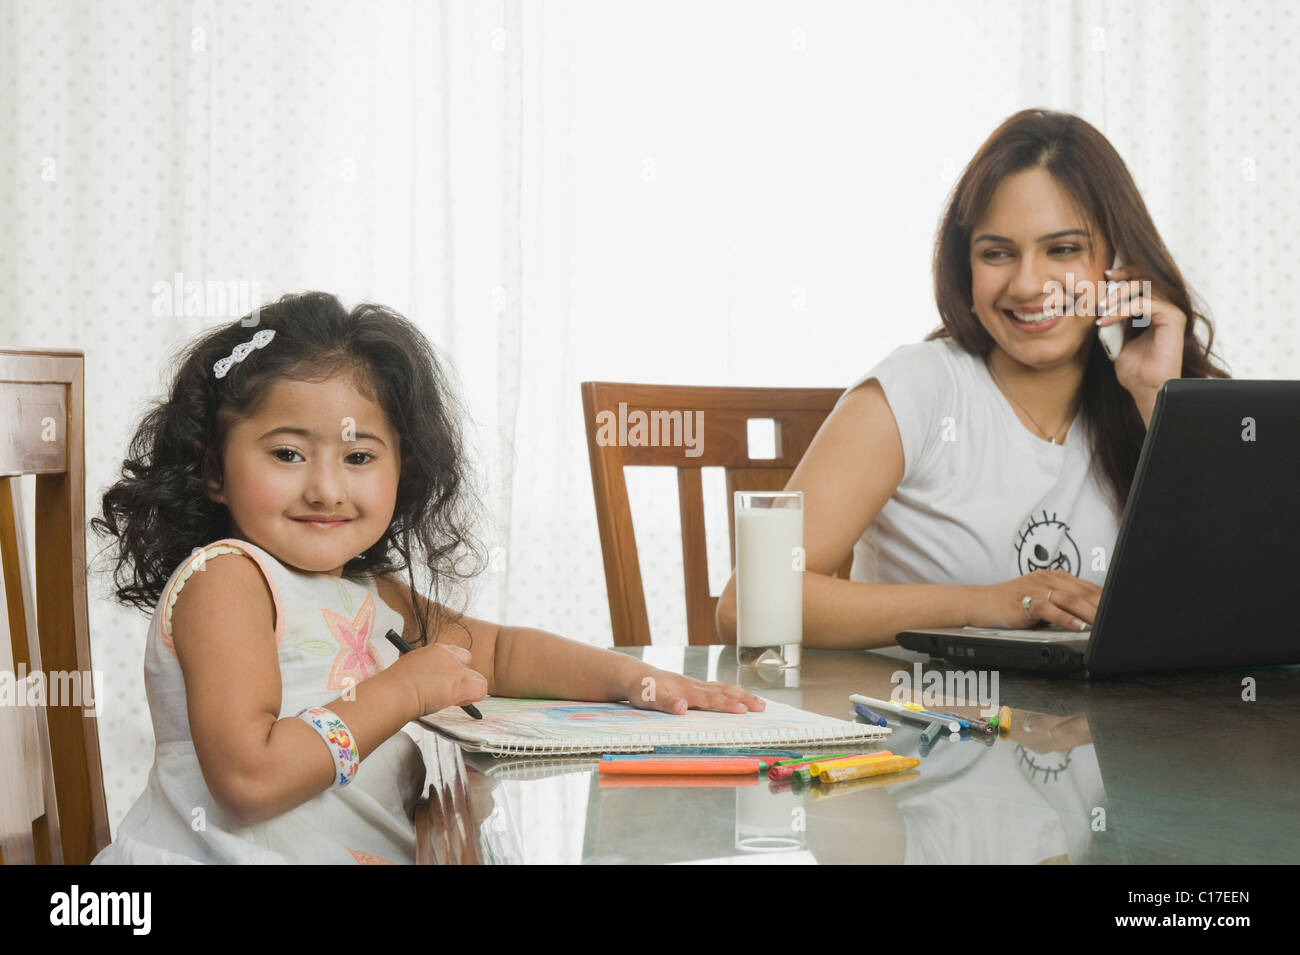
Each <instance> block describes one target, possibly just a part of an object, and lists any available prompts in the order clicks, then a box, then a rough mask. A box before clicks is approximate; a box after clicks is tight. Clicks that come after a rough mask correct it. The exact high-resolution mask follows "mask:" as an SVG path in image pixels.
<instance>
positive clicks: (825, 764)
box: [808, 752, 894, 776]
mask: <svg viewBox="0 0 1300 955" xmlns="http://www.w3.org/2000/svg"><path fill="white" fill-rule="evenodd" d="M893 755H894V754H893V753H889V752H886V753H864V754H863V755H861V756H838V757H836V758H835V759H822V760H818V761H817V762H815V763H810V764H809V766H808V770H809V771H810V772H811V773H812V774H813V775H814V776H820V775H821V774H822V773H823V772H825V771H826V770H827V769H830V768H831V767H832V766H856V765H858V763H862V762H866V761H867V760H869V759H881V758H882V757H889V756H893Z"/></svg>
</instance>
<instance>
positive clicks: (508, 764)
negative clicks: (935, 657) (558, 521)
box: [412, 646, 1300, 864]
mask: <svg viewBox="0 0 1300 955" xmlns="http://www.w3.org/2000/svg"><path fill="white" fill-rule="evenodd" d="M619 652H623V653H629V654H632V655H635V656H638V657H641V658H643V659H644V660H645V661H646V662H648V663H650V664H651V665H653V666H656V667H660V668H662V669H665V670H671V671H673V672H677V673H685V674H687V675H689V676H693V677H696V678H698V679H701V680H722V681H726V682H731V683H737V684H739V685H742V686H745V687H746V688H748V689H751V690H752V691H753V692H755V693H757V694H758V695H760V696H764V697H766V698H768V699H772V700H777V701H780V702H783V703H787V704H789V705H792V706H797V707H800V708H802V709H805V710H810V711H812V712H816V713H820V714H823V715H826V716H834V717H838V718H842V719H846V720H852V719H853V718H854V714H853V711H852V704H851V702H850V701H849V694H851V693H861V694H865V695H867V696H872V697H877V698H882V699H888V698H890V696H891V694H892V693H894V691H895V688H896V687H899V686H902V687H906V688H914V689H915V691H916V693H917V702H919V703H921V704H922V705H926V706H927V707H928V706H934V707H936V708H939V709H942V710H944V711H945V712H951V713H955V714H957V715H959V716H967V715H975V714H977V713H979V712H981V707H982V705H984V704H988V703H989V702H991V699H992V698H994V697H996V699H997V702H999V703H1001V704H1005V705H1007V706H1010V707H1011V709H1012V713H1013V718H1012V727H1011V730H1010V732H1009V733H1004V734H1002V735H1000V736H998V737H996V738H992V737H983V738H982V737H980V736H979V735H978V734H963V736H962V737H961V738H956V737H950V736H948V735H947V734H944V735H943V736H942V737H941V738H940V739H939V740H937V741H936V742H934V743H933V744H932V745H931V746H925V745H923V744H922V741H921V732H922V730H923V729H924V726H923V725H920V724H914V723H911V722H906V721H896V720H894V719H890V720H889V724H890V727H891V728H892V729H893V733H892V735H891V736H890V737H888V738H887V739H884V740H882V741H880V743H879V744H877V745H875V746H873V747H867V750H868V751H870V750H871V749H877V750H879V749H888V750H890V751H891V752H893V753H895V754H897V755H905V756H919V757H921V764H920V766H919V767H918V768H917V770H915V771H913V772H910V773H906V774H900V775H898V776H886V777H880V778H878V779H867V780H858V781H853V782H847V783H838V784H835V785H833V786H827V787H819V786H813V787H796V786H792V785H791V784H790V783H789V782H777V781H769V780H768V779H767V778H766V776H765V775H760V776H754V777H744V778H741V779H725V778H718V777H714V778H700V779H697V780H695V781H693V782H691V783H690V784H689V785H682V784H681V782H680V780H677V781H673V782H669V783H665V781H662V780H655V779H653V778H650V777H639V778H638V777H630V778H621V779H613V778H611V777H602V776H600V775H599V774H598V773H597V772H596V771H595V768H596V763H597V761H598V758H593V757H533V758H495V757H492V756H485V755H483V754H476V753H465V754H461V753H460V752H459V750H458V749H457V747H456V746H455V745H454V744H451V743H448V742H447V741H445V740H441V739H437V738H436V735H435V734H433V733H431V732H429V731H427V730H421V732H422V733H425V734H427V737H428V739H425V740H423V741H422V745H423V746H424V747H425V753H426V763H427V764H428V765H429V773H430V787H426V788H427V789H428V791H430V792H431V793H433V794H434V798H433V800H432V801H433V803H434V807H433V808H434V811H435V813H436V815H437V817H438V819H439V820H440V821H439V823H438V826H437V828H438V829H439V830H440V832H441V834H440V835H438V836H437V837H436V839H438V840H440V841H439V842H438V843H437V844H438V846H439V847H440V848H439V851H438V853H436V855H437V856H438V858H437V859H436V861H476V862H477V861H482V862H493V863H530V864H531V863H546V864H554V863H702V862H709V863H735V864H764V863H767V864H818V863H899V862H904V863H943V864H950V863H1031V864H1032V863H1059V864H1080V863H1183V864H1186V863H1257V862H1266V863H1294V862H1296V861H1297V859H1300V761H1297V759H1296V754H1297V752H1300V666H1289V667H1253V668H1245V669H1236V670H1216V671H1201V672H1184V673H1166V674H1152V675H1147V676H1143V677H1128V678H1124V679H1108V680H1104V681H1103V680H1093V681H1088V680H1085V679H1083V678H1081V677H1059V676H1051V677H1047V676H1037V675H1032V674H1024V673H1014V672H1011V671H1005V670H1004V671H999V672H994V673H990V672H988V671H985V673H984V676H983V678H982V683H981V682H980V681H979V680H976V679H972V680H970V681H966V680H963V679H962V677H964V676H966V675H967V674H966V672H965V671H959V670H957V669H956V668H954V667H951V666H949V665H946V664H943V663H940V662H930V661H928V660H927V659H926V658H925V657H924V656H923V655H920V654H915V653H911V652H909V651H906V650H903V649H902V648H898V647H894V648H890V649H888V650H880V651H871V652H864V651H829V650H811V649H808V648H804V654H803V665H802V666H801V667H800V668H798V669H795V670H786V671H762V670H754V669H743V670H742V669H740V668H738V667H737V665H736V662H735V648H734V647H730V646H726V647H724V646H712V647H637V648H620V650H619ZM927 692H928V693H929V694H931V695H929V696H925V697H922V696H921V694H922V693H927ZM957 704H962V705H957ZM887 718H888V717H887ZM412 725H414V724H412ZM429 757H432V758H431V759H430V758H429ZM425 855H426V857H427V856H428V853H427V852H426V854H425ZM429 861H435V860H433V859H430V860H429Z"/></svg>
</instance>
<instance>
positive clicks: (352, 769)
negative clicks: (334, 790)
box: [297, 706, 361, 786]
mask: <svg viewBox="0 0 1300 955" xmlns="http://www.w3.org/2000/svg"><path fill="white" fill-rule="evenodd" d="M297 715H298V716H299V717H301V718H302V719H303V720H305V721H306V722H307V723H308V724H310V725H311V726H312V727H313V728H315V730H316V732H317V733H319V734H320V738H321V739H323V740H324V741H325V745H326V746H328V747H329V751H330V758H331V759H333V760H334V767H335V769H336V770H337V771H338V775H337V776H336V777H335V779H334V785H335V786H346V785H347V784H348V783H350V782H352V777H353V776H355V775H356V774H357V768H358V767H360V765H361V754H360V752H359V751H358V750H357V743H356V740H355V739H353V738H352V731H351V730H349V729H348V727H347V724H346V723H344V722H343V721H342V720H341V719H339V718H338V715H337V714H336V713H335V712H334V711H333V710H331V709H327V708H326V707H323V706H309V707H307V709H305V710H301V711H299V713H298V714H297Z"/></svg>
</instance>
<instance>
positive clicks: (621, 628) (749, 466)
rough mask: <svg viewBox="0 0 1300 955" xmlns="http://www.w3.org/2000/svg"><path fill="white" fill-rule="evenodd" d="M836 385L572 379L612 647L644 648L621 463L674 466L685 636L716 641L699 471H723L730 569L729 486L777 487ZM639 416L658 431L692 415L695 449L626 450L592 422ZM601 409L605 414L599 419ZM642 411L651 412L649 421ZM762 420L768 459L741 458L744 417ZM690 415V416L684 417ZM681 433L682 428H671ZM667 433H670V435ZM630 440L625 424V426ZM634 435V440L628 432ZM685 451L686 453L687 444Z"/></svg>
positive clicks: (646, 627)
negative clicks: (766, 426)
mask: <svg viewBox="0 0 1300 955" xmlns="http://www.w3.org/2000/svg"><path fill="white" fill-rule="evenodd" d="M842 394H843V390H842V389H839V388H702V387H701V388H697V387H687V386H672V385H637V384H616V383H611V382H603V381H585V382H583V383H582V407H583V412H584V415H585V419H586V426H587V451H588V455H589V457H590V459H591V483H592V486H593V488H594V491H595V498H596V519H597V522H598V524H599V525H600V547H601V552H602V553H603V555H604V558H605V585H606V588H607V590H608V593H609V616H610V622H611V624H612V625H613V629H614V646H616V647H627V646H648V645H649V644H650V624H649V620H648V618H647V616H646V607H645V590H644V588H643V587H642V585H641V566H640V564H639V562H638V561H637V552H636V534H635V533H634V531H633V528H632V510H631V507H630V505H629V503H628V496H627V481H626V478H625V476H624V473H623V468H624V467H628V466H632V467H638V466H660V467H673V468H676V469H677V492H678V505H679V510H680V513H681V522H682V570H683V574H684V576H685V583H686V632H687V639H688V641H689V643H690V644H691V645H692V646H696V645H701V644H716V643H719V642H720V641H719V639H718V634H717V628H716V627H715V625H714V610H715V608H716V607H717V603H718V598H717V597H716V596H715V595H713V594H710V593H709V568H708V559H707V555H706V549H705V538H704V495H703V491H702V484H701V480H700V468H706V467H721V468H724V469H725V473H726V482H727V529H728V533H727V536H728V539H729V541H730V546H731V565H732V567H735V564H736V539H735V533H734V527H735V515H734V513H733V512H734V506H733V501H734V496H733V492H734V491H779V490H782V489H783V488H784V487H785V485H786V482H787V481H789V479H790V475H791V474H793V473H794V469H795V466H796V465H797V464H798V463H799V460H800V459H801V458H802V457H803V455H804V452H805V451H807V450H808V445H809V444H811V443H812V439H813V436H814V435H816V433H817V430H818V429H819V428H820V427H821V425H822V422H823V421H824V420H826V416H827V415H828V414H830V411H831V409H832V408H834V407H835V403H836V402H837V401H838V400H839V398H840V395H842ZM637 411H640V412H643V413H644V414H645V415H646V416H647V420H649V421H650V422H657V423H658V429H657V431H656V430H655V429H648V431H647V434H646V435H645V437H646V438H650V437H654V436H656V435H657V434H658V432H662V431H663V429H664V427H668V428H671V427H672V426H673V418H672V415H673V414H678V415H679V419H678V420H679V422H680V424H679V426H682V425H684V420H685V419H684V416H685V415H687V414H693V413H694V412H697V411H698V412H702V418H701V419H699V420H701V424H702V433H701V434H695V435H693V437H694V438H695V439H697V440H699V441H700V444H699V446H698V450H699V454H698V455H696V456H687V455H686V453H685V452H686V450H687V449H686V448H684V447H682V446H680V445H676V446H674V445H672V444H669V445H668V446H664V445H663V444H662V443H661V444H660V445H659V446H653V445H651V446H644V445H642V446H634V445H629V444H627V443H624V442H623V441H622V439H621V437H620V438H619V439H618V440H610V438H612V437H614V435H612V434H611V433H610V431H609V429H608V427H606V429H605V431H604V433H603V434H602V433H601V429H600V425H601V424H602V422H603V423H604V424H605V425H608V424H609V423H610V421H611V419H613V421H614V422H615V427H619V426H620V425H619V423H620V422H622V421H624V420H627V421H629V422H633V421H635V419H634V418H633V415H634V413H635V412H637ZM602 412H608V413H609V415H607V416H602ZM651 412H656V413H658V417H657V418H655V417H651ZM755 418H757V419H771V420H772V421H773V422H775V424H774V432H775V450H776V456H775V457H774V458H771V459H754V458H751V457H750V456H749V439H748V421H749V420H750V419H755ZM693 420H696V419H693ZM679 433H680V434H681V436H682V438H683V439H684V437H685V434H684V427H683V430H682V431H681V432H679ZM673 434H676V433H673ZM628 436H629V437H632V436H633V429H632V428H629V429H628ZM637 437H641V436H639V435H638V436H637ZM692 450H694V449H692ZM851 563H852V558H851V557H850V558H849V560H847V561H845V563H844V566H842V567H841V568H840V569H839V571H838V576H840V577H845V578H847V577H848V572H849V567H850V565H851Z"/></svg>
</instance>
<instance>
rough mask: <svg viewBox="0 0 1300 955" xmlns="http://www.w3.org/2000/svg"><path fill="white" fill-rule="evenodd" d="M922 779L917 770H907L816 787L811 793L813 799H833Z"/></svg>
mask: <svg viewBox="0 0 1300 955" xmlns="http://www.w3.org/2000/svg"><path fill="white" fill-rule="evenodd" d="M920 778H921V774H920V773H918V772H917V771H916V770H915V769H905V770H903V771H902V772H901V773H889V774H888V775H885V776H876V777H874V778H872V777H866V778H864V779H850V780H849V781H848V782H844V783H833V784H827V785H825V786H814V787H813V788H812V790H811V792H812V797H813V799H833V798H834V797H836V796H844V795H847V794H848V793H856V792H862V791H863V790H864V789H879V788H881V787H882V786H892V785H894V784H895V783H905V782H908V781H909V780H912V779H920Z"/></svg>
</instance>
